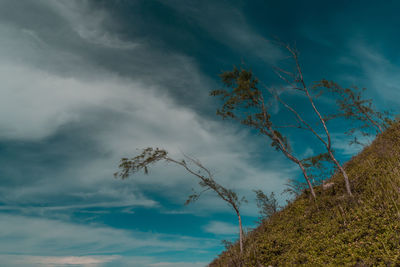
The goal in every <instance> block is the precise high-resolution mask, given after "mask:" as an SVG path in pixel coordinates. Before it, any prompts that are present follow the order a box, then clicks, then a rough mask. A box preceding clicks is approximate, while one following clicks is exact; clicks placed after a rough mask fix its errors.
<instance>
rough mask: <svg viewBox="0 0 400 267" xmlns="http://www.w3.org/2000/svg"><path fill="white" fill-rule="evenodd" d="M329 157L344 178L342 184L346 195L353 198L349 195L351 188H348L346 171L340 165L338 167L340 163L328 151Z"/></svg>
mask: <svg viewBox="0 0 400 267" xmlns="http://www.w3.org/2000/svg"><path fill="white" fill-rule="evenodd" d="M329 155H330V157H331V159H332V160H333V162H334V163H335V164H336V166H337V167H338V169H339V171H340V172H341V173H342V174H343V177H344V182H345V185H346V191H347V194H349V196H351V197H352V196H353V194H352V193H351V188H350V181H349V177H348V176H347V173H346V171H345V170H344V169H343V167H342V165H340V163H339V162H338V161H337V160H336V158H335V156H334V155H333V153H332V151H329Z"/></svg>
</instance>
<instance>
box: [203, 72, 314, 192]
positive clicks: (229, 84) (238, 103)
mask: <svg viewBox="0 0 400 267" xmlns="http://www.w3.org/2000/svg"><path fill="white" fill-rule="evenodd" d="M220 76H221V80H222V82H223V84H224V85H225V89H219V90H214V91H212V92H211V95H212V96H218V97H221V98H222V100H223V104H222V106H221V108H219V109H218V110H217V115H219V116H221V117H222V118H223V119H233V120H236V121H238V122H239V123H241V124H243V125H245V126H248V127H251V128H253V129H255V130H257V131H258V132H259V133H260V134H262V135H265V136H266V137H267V138H269V139H270V140H271V146H272V147H274V148H275V149H276V150H277V151H281V152H282V153H283V154H284V155H285V156H286V157H287V158H288V159H289V160H291V161H292V162H294V163H296V164H297V165H298V166H299V168H300V169H301V171H302V173H303V176H304V179H305V180H306V182H307V185H308V188H309V189H310V192H311V195H312V197H313V198H314V199H315V198H316V194H315V191H314V188H313V186H312V184H311V181H310V179H309V177H308V175H307V171H306V168H305V167H304V165H303V163H302V161H301V159H299V158H297V157H296V156H295V154H294V153H293V152H292V150H291V148H290V146H289V143H288V140H287V138H286V137H285V136H284V135H283V134H282V133H281V132H280V131H278V128H279V126H277V125H275V124H274V123H273V122H272V121H271V114H270V112H269V110H268V103H267V102H266V100H265V99H267V98H268V96H269V92H265V91H263V90H261V89H260V88H259V86H258V82H259V81H258V79H257V78H256V77H254V75H253V73H252V71H251V70H245V69H240V70H239V69H238V68H236V67H234V69H233V70H232V71H226V72H224V73H222V74H221V75H220ZM266 94H268V95H266Z"/></svg>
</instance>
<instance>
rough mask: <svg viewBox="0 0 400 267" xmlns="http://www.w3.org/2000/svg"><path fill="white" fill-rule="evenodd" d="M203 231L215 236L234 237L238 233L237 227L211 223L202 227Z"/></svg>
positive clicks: (223, 223) (215, 222) (216, 222)
mask: <svg viewBox="0 0 400 267" xmlns="http://www.w3.org/2000/svg"><path fill="white" fill-rule="evenodd" d="M204 231H205V232H207V233H212V234H215V235H235V234H237V233H239V227H238V226H237V225H233V224H230V223H225V222H219V221H212V222H210V223H209V224H207V225H206V226H204Z"/></svg>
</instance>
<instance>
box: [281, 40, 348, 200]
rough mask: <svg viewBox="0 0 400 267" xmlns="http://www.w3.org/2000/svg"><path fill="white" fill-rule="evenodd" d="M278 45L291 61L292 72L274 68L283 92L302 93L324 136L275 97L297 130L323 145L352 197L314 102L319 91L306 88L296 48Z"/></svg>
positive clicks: (323, 119) (285, 103)
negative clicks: (307, 133) (284, 108)
mask: <svg viewBox="0 0 400 267" xmlns="http://www.w3.org/2000/svg"><path fill="white" fill-rule="evenodd" d="M280 45H281V46H282V47H284V48H285V49H286V51H288V53H289V56H290V58H291V59H292V60H293V62H294V71H288V70H284V69H280V68H278V67H275V72H276V74H277V75H278V76H279V77H280V78H281V79H282V80H283V81H284V82H285V83H286V87H285V90H294V91H296V92H300V93H302V94H303V95H304V96H305V99H307V101H308V102H309V103H310V105H311V108H312V110H313V111H314V114H315V116H316V119H317V122H319V123H318V124H319V125H320V126H321V128H322V129H323V133H324V134H320V133H319V130H318V129H316V128H315V126H313V125H315V124H314V123H309V122H307V121H306V119H304V115H303V114H301V112H299V111H298V110H296V109H295V108H294V107H293V106H291V105H289V104H288V103H287V102H285V101H283V100H282V98H281V97H280V95H279V94H275V97H277V98H278V100H279V102H280V103H282V104H283V106H284V107H286V108H287V109H288V110H289V111H290V112H292V113H293V115H294V116H295V118H296V120H297V122H298V125H297V128H300V129H304V130H307V131H309V132H310V133H311V134H313V135H314V136H315V137H316V138H317V139H318V140H319V141H320V142H321V143H322V144H323V146H324V147H325V149H326V155H327V156H328V157H329V158H330V160H332V162H333V164H334V165H335V166H336V167H337V169H338V170H339V171H340V173H341V174H342V175H343V178H344V181H345V187H346V191H347V194H348V195H349V196H352V195H353V194H352V192H351V186H350V181H349V177H348V175H347V173H346V171H345V169H344V168H343V166H342V165H341V164H340V163H339V161H338V160H337V158H336V156H335V153H334V151H333V148H332V138H331V133H330V132H329V130H328V127H327V119H326V118H325V117H323V116H322V115H321V112H320V110H319V108H317V105H316V103H315V101H314V100H315V99H316V98H317V97H319V96H320V93H321V91H320V90H317V87H316V86H312V87H308V85H307V83H306V82H305V79H304V76H303V70H302V68H301V65H300V61H299V53H298V51H297V50H296V48H293V47H291V46H290V45H288V44H283V43H280ZM313 93H314V94H313Z"/></svg>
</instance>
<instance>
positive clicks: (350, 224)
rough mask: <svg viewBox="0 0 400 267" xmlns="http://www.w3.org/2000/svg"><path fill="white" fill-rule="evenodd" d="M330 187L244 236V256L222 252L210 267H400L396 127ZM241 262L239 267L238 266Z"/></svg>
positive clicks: (398, 126) (399, 139)
mask: <svg viewBox="0 0 400 267" xmlns="http://www.w3.org/2000/svg"><path fill="white" fill-rule="evenodd" d="M345 169H346V171H347V172H348V174H349V177H350V179H351V185H352V190H353V194H354V197H353V198H349V197H347V196H346V195H345V190H344V182H343V179H342V177H341V176H340V174H335V175H334V176H333V177H331V178H330V180H329V181H330V182H334V186H333V187H331V188H329V189H326V190H323V189H322V188H321V187H318V188H316V192H317V194H318V199H317V201H315V202H314V201H312V200H311V199H310V197H309V194H307V192H304V193H303V194H302V195H301V196H299V197H298V198H297V199H296V200H294V201H293V202H292V203H290V204H289V205H288V206H286V207H285V208H284V209H283V210H282V211H280V212H278V213H276V214H274V215H273V216H272V217H271V218H269V219H268V220H267V221H264V222H263V224H261V225H260V226H259V227H258V228H257V229H255V230H253V231H252V232H250V233H249V234H248V235H247V238H246V241H245V252H244V257H243V258H242V259H240V258H239V256H238V255H239V253H238V247H237V246H233V247H232V248H231V249H230V250H228V251H225V252H223V253H222V254H221V255H220V256H219V257H218V258H217V259H215V260H214V261H213V262H212V263H211V264H210V266H212V267H216V266H268V265H272V266H288V265H289V266H290V265H305V266H371V265H373V266H376V265H377V266H400V210H399V209H400V124H399V123H397V124H395V125H393V126H392V127H391V128H389V129H388V130H387V131H386V132H385V133H384V134H382V135H379V136H378V137H377V138H376V139H375V141H374V142H373V143H372V144H371V145H370V146H368V147H366V148H365V149H364V150H363V151H362V152H361V153H359V154H358V155H357V156H355V157H353V158H352V159H351V160H350V161H349V162H347V163H346V164H345ZM240 262H241V264H240Z"/></svg>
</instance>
